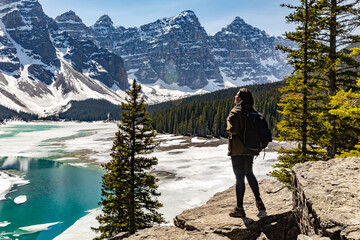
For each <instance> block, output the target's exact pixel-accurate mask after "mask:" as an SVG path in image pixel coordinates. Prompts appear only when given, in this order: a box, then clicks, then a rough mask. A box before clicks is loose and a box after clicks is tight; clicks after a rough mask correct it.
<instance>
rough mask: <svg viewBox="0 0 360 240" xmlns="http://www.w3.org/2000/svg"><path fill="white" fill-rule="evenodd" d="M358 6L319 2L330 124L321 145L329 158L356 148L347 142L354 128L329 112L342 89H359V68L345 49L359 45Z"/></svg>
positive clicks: (351, 0)
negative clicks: (354, 31) (333, 98)
mask: <svg viewBox="0 0 360 240" xmlns="http://www.w3.org/2000/svg"><path fill="white" fill-rule="evenodd" d="M359 2H360V0H318V4H319V7H320V8H321V13H320V14H319V16H320V17H321V18H320V20H319V24H321V25H322V31H321V34H320V35H319V38H318V40H319V41H320V42H321V43H322V46H321V48H320V50H321V52H322V55H323V56H325V61H324V64H323V72H322V75H323V76H324V77H323V79H324V83H325V86H326V88H327V95H328V100H327V101H326V103H327V105H325V107H326V109H327V112H326V114H327V118H328V122H329V128H328V130H327V131H326V133H327V134H325V135H324V136H322V138H323V139H325V141H323V142H321V143H319V145H320V146H322V147H324V148H326V149H327V156H328V157H329V158H333V157H334V156H335V155H336V154H338V153H340V152H341V151H350V150H351V149H352V148H353V145H352V144H348V143H349V142H348V141H347V140H346V138H352V139H353V134H352V132H351V128H348V127H347V124H346V121H345V122H344V121H343V120H344V119H342V118H338V116H336V115H333V114H331V111H329V110H331V109H332V108H333V107H334V106H330V105H329V103H330V99H331V98H332V97H333V96H335V95H336V94H337V92H338V91H342V90H341V89H343V90H345V91H348V90H350V89H356V88H358V87H357V86H356V79H357V77H358V72H357V71H356V67H358V66H359V62H358V61H356V60H355V59H354V58H353V57H352V56H351V55H350V50H349V49H348V48H346V47H347V46H348V45H349V44H351V43H354V42H359V41H360V38H359V36H358V35H355V34H353V30H354V29H355V28H357V27H358V19H359V17H360V16H359ZM335 106H337V105H335ZM353 140H354V139H353Z"/></svg>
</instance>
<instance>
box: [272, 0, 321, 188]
mask: <svg viewBox="0 0 360 240" xmlns="http://www.w3.org/2000/svg"><path fill="white" fill-rule="evenodd" d="M283 6H286V7H288V8H291V9H294V12H293V13H291V14H289V15H288V16H287V17H286V18H287V21H288V22H291V23H296V24H298V26H297V28H296V31H294V32H288V33H286V34H285V36H286V38H287V39H289V40H291V41H293V42H296V43H297V45H298V48H296V49H291V48H288V47H283V46H279V48H280V49H281V50H283V51H284V52H286V53H288V58H289V64H291V65H292V66H293V67H294V71H293V73H292V74H291V75H290V76H288V77H287V78H286V79H285V83H286V85H285V86H284V87H282V88H281V89H280V92H281V94H282V96H281V100H280V103H279V107H280V108H281V110H280V111H279V112H280V113H281V114H282V115H283V120H282V121H281V122H280V123H279V124H278V125H277V127H278V129H279V130H280V134H281V135H280V140H283V141H295V142H297V143H298V146H297V147H296V148H292V149H285V148H281V149H280V150H279V151H278V152H279V153H280V156H279V158H278V160H279V163H277V164H276V165H275V169H274V170H273V171H272V172H271V173H270V174H271V176H273V177H276V178H277V179H278V180H279V181H281V182H283V183H285V184H287V185H290V183H291V170H290V169H291V167H292V166H294V165H295V164H296V163H300V162H306V161H313V160H320V159H321V156H323V155H324V151H323V150H322V149H319V148H318V146H317V144H315V143H316V142H317V137H318V136H319V133H316V132H317V131H319V129H320V130H322V129H326V127H325V126H322V125H323V123H324V121H322V120H323V117H322V115H321V114H319V109H318V106H319V102H321V101H322V100H324V98H323V96H322V95H321V94H319V93H321V92H322V91H323V88H322V81H321V80H320V79H319V78H318V75H319V71H320V68H321V65H320V63H321V62H322V60H323V59H322V56H321V54H320V51H319V50H318V48H319V46H320V43H319V42H318V41H316V40H315V39H317V38H318V34H319V32H320V31H321V30H322V29H321V26H320V25H319V24H318V20H319V17H318V12H319V11H320V10H319V8H318V5H317V4H316V0H301V1H300V6H293V5H283ZM315 133H316V134H315Z"/></svg>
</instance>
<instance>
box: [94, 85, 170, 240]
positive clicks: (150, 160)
mask: <svg viewBox="0 0 360 240" xmlns="http://www.w3.org/2000/svg"><path fill="white" fill-rule="evenodd" d="M140 90H141V86H140V85H139V84H137V83H136V81H135V80H134V82H133V84H132V88H131V90H130V91H126V93H127V97H126V102H124V103H122V105H121V109H122V110H123V113H122V114H121V117H122V121H121V122H120V124H118V127H119V131H118V132H117V133H116V138H115V140H114V144H113V148H112V153H111V157H112V160H111V161H110V162H109V163H106V164H104V165H103V167H104V168H105V170H106V174H105V175H104V176H103V178H102V193H101V194H102V198H101V202H99V204H100V205H102V206H103V214H101V215H100V216H98V217H97V220H98V221H99V223H100V226H99V227H98V228H93V229H94V230H95V231H96V232H100V233H101V236H100V237H98V238H96V239H103V238H109V237H112V236H114V235H115V234H117V233H119V232H129V233H130V234H133V233H135V231H136V230H138V229H143V228H148V227H152V226H153V225H154V224H161V223H164V222H165V221H164V218H163V217H162V216H161V214H160V213H158V212H157V211H156V210H157V209H158V208H160V207H161V206H162V204H161V203H160V202H158V201H157V200H156V197H158V196H159V195H160V193H159V192H157V191H156V190H157V187H158V186H157V185H156V182H157V179H156V178H155V177H154V176H153V175H151V174H149V173H148V172H149V171H150V170H151V169H153V167H154V165H156V164H157V159H156V158H155V157H146V154H149V153H151V152H152V151H153V150H154V149H155V148H156V146H157V144H155V143H154V137H155V136H156V134H155V131H154V130H153V127H152V125H151V118H150V117H149V115H148V112H147V111H146V106H145V104H144V99H143V98H141V96H140ZM154 198H155V199H154Z"/></svg>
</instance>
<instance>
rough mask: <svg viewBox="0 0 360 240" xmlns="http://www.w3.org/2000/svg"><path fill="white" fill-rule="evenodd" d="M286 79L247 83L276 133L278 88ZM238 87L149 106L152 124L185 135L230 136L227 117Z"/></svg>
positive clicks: (260, 109) (159, 128) (257, 107)
mask: <svg viewBox="0 0 360 240" xmlns="http://www.w3.org/2000/svg"><path fill="white" fill-rule="evenodd" d="M282 85H283V82H276V83H270V84H262V85H251V86H247V88H249V89H250V91H251V92H252V93H253V95H254V100H255V105H256V109H257V110H258V111H259V112H261V113H263V114H264V116H265V117H266V120H267V121H268V123H269V126H270V129H272V132H273V134H276V133H277V129H276V126H275V123H276V122H277V121H278V119H279V114H278V112H277V102H278V100H279V93H278V91H277V89H278V88H279V87H280V86H282ZM238 90H239V88H231V89H226V90H220V91H217V92H213V93H209V94H204V95H200V96H193V97H189V98H185V99H182V100H178V101H172V102H167V103H162V104H159V105H156V106H150V108H149V112H151V114H152V119H153V122H152V124H153V126H154V128H155V129H156V130H157V131H158V132H164V133H165V132H166V133H172V134H182V135H196V136H203V137H206V136H216V137H227V136H228V134H227V132H226V125H225V122H226V121H225V119H226V117H227V116H228V114H229V112H230V110H231V108H233V107H234V96H235V94H236V93H237V91H238Z"/></svg>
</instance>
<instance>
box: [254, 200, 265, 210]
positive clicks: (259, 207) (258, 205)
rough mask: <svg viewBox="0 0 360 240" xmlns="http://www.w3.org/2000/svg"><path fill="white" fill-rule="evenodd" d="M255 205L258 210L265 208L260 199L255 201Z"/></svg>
mask: <svg viewBox="0 0 360 240" xmlns="http://www.w3.org/2000/svg"><path fill="white" fill-rule="evenodd" d="M256 207H257V209H258V210H259V211H260V210H263V211H264V210H266V208H265V205H264V203H263V201H262V200H259V201H256Z"/></svg>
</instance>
